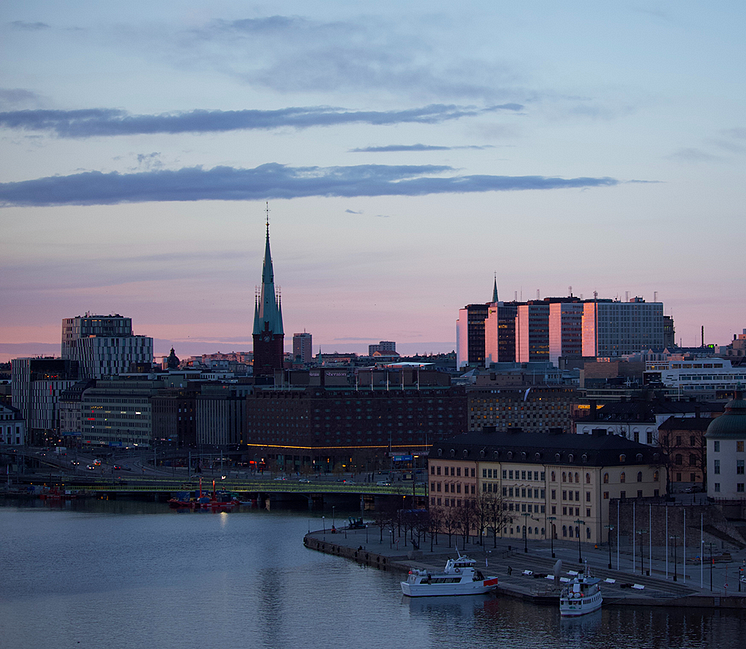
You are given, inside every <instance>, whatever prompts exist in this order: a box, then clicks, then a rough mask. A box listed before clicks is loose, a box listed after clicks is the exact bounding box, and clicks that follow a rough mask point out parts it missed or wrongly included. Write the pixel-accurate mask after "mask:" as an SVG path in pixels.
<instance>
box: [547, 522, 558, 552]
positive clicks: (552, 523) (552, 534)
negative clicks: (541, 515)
mask: <svg viewBox="0 0 746 649" xmlns="http://www.w3.org/2000/svg"><path fill="white" fill-rule="evenodd" d="M547 520H548V521H549V522H550V523H551V525H552V531H551V546H552V559H554V521H556V520H557V517H556V516H547Z"/></svg>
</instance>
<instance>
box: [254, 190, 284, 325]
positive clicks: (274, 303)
mask: <svg viewBox="0 0 746 649" xmlns="http://www.w3.org/2000/svg"><path fill="white" fill-rule="evenodd" d="M266 211H267V236H266V240H265V244H264V263H263V265H262V286H261V289H260V291H259V299H258V300H257V301H256V304H255V307H254V331H253V333H254V335H259V334H263V333H266V332H268V333H270V334H284V333H285V331H284V329H283V326H282V311H281V309H280V305H279V301H278V295H277V292H276V290H275V273H274V269H273V267H272V252H271V251H270V248H269V203H267V208H266Z"/></svg>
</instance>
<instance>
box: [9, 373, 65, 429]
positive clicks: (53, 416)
mask: <svg viewBox="0 0 746 649" xmlns="http://www.w3.org/2000/svg"><path fill="white" fill-rule="evenodd" d="M77 380H78V363H77V362H75V361H71V360H65V359H61V358H14V359H13V360H12V361H11V383H12V395H13V397H12V399H13V407H14V408H18V410H19V411H20V413H21V416H22V417H23V419H24V421H25V422H26V432H27V435H28V438H29V443H31V444H45V443H47V442H50V441H52V440H54V439H56V438H57V436H58V435H59V432H60V412H59V400H60V395H61V394H62V393H63V392H64V391H65V390H67V388H69V387H71V386H72V385H74V384H75V383H76V382H77Z"/></svg>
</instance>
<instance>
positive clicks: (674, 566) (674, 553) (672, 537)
mask: <svg viewBox="0 0 746 649" xmlns="http://www.w3.org/2000/svg"><path fill="white" fill-rule="evenodd" d="M669 538H670V539H671V540H672V541H673V580H674V581H676V541H678V540H679V537H678V535H677V534H674V535H673V536H670V537H669Z"/></svg>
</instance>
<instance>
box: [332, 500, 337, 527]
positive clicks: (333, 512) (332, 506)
mask: <svg viewBox="0 0 746 649" xmlns="http://www.w3.org/2000/svg"><path fill="white" fill-rule="evenodd" d="M335 527H336V526H335V525H334V505H332V529H334V528H335Z"/></svg>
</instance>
